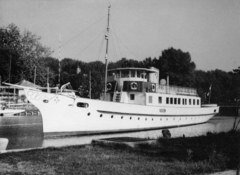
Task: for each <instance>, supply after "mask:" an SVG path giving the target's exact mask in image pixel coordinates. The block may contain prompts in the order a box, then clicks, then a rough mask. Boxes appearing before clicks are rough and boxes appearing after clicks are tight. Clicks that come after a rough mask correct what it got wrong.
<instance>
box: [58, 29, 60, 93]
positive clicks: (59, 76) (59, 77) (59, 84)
mask: <svg viewBox="0 0 240 175" xmlns="http://www.w3.org/2000/svg"><path fill="white" fill-rule="evenodd" d="M58 57H59V60H58V84H59V88H60V87H61V85H60V83H61V78H60V76H61V33H60V34H59V50H58Z"/></svg>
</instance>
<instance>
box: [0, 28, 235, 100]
mask: <svg viewBox="0 0 240 175" xmlns="http://www.w3.org/2000/svg"><path fill="white" fill-rule="evenodd" d="M40 40H41V38H40V37H38V36H36V35H34V34H32V33H31V32H29V31H24V32H23V33H21V32H20V30H19V28H18V27H17V26H16V25H15V24H10V25H9V26H7V27H1V28H0V76H1V80H2V81H5V82H11V83H17V82H19V81H21V80H23V79H26V80H28V81H30V82H33V81H34V80H35V82H36V84H37V85H40V86H44V87H46V86H47V79H49V84H50V86H56V85H57V84H59V81H58V77H59V75H58V74H59V60H58V59H57V58H53V57H51V56H50V54H51V53H52V52H51V49H50V48H48V47H46V46H43V45H42V44H41V42H40ZM60 65H61V66H60V68H61V71H60V84H61V85H62V84H65V83H67V82H70V83H71V85H72V87H73V89H81V90H82V91H81V92H82V94H81V95H82V96H83V97H89V84H90V82H89V81H90V72H91V87H92V89H91V92H92V93H91V97H92V98H94V99H98V98H99V97H100V94H101V93H102V92H103V89H104V75H105V65H104V63H103V62H101V61H94V62H89V63H86V62H83V61H79V60H74V59H71V58H64V59H63V60H61V62H60ZM124 67H140V68H150V67H155V68H157V69H159V71H160V78H161V79H166V77H167V76H169V77H170V84H171V85H176V86H185V87H193V88H196V89H197V91H198V94H199V96H200V97H201V98H202V101H203V102H207V101H208V100H209V99H208V98H209V97H210V95H211V102H212V103H229V102H230V103H235V102H236V101H237V100H239V99H240V67H238V68H237V69H234V70H233V71H231V72H226V71H223V70H219V69H216V70H211V71H203V70H197V69H196V64H195V63H194V62H193V61H192V60H191V55H190V53H188V52H183V51H182V50H180V49H175V48H172V47H170V48H168V49H165V50H163V51H162V54H161V56H159V57H158V58H157V57H155V58H151V57H149V58H145V59H144V60H143V61H137V60H133V59H127V58H122V59H121V60H119V61H117V62H109V64H108V69H113V68H124ZM79 68H80V70H81V71H79ZM35 70H36V72H37V74H36V79H35V78H34V71H35ZM77 70H78V71H77ZM210 90H211V94H209V92H210Z"/></svg>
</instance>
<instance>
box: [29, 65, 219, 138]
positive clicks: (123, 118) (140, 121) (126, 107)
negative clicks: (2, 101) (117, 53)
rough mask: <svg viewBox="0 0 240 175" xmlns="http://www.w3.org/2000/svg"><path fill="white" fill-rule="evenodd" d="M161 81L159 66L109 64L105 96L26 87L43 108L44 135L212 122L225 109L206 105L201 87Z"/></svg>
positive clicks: (129, 129) (117, 130)
mask: <svg viewBox="0 0 240 175" xmlns="http://www.w3.org/2000/svg"><path fill="white" fill-rule="evenodd" d="M158 81H159V71H158V70H157V69H155V68H151V69H144V68H119V69H114V70H108V78H107V93H106V97H105V99H104V100H93V99H88V98H81V97H78V96H75V95H73V94H71V93H69V91H67V92H64V91H65V90H64V89H65V87H66V85H64V86H62V88H61V92H60V93H47V92H42V91H39V90H36V89H33V88H25V94H26V96H27V98H28V100H29V101H30V102H31V103H32V104H33V105H35V106H36V107H37V108H38V109H39V110H40V112H41V114H42V120H43V132H44V136H64V135H81V134H90V133H110V132H126V131H139V130H150V129H161V128H171V127H179V126H186V125H194V124H200V123H204V122H207V121H208V120H209V119H210V118H212V117H213V116H214V115H216V114H217V113H218V112H219V107H218V106H217V105H216V104H208V105H201V99H200V97H198V95H197V92H196V89H193V88H184V87H176V86H169V85H168V82H167V83H165V82H164V80H161V81H160V84H159V83H158Z"/></svg>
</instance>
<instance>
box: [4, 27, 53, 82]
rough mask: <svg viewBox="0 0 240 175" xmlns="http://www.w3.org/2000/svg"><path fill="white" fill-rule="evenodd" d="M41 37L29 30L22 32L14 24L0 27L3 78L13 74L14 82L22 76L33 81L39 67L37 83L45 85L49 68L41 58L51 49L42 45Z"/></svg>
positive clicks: (12, 79)
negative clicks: (35, 71)
mask: <svg viewBox="0 0 240 175" xmlns="http://www.w3.org/2000/svg"><path fill="white" fill-rule="evenodd" d="M40 39H41V38H40V37H38V36H36V35H34V34H32V33H31V32H29V31H24V33H23V34H21V33H20V30H19V28H18V27H17V26H16V25H14V24H10V25H9V26H7V27H2V28H0V58H1V59H0V65H1V66H0V68H1V69H0V70H1V71H0V75H1V76H2V77H3V80H5V81H6V80H7V79H9V78H8V76H9V75H10V74H11V82H13V83H15V82H18V81H20V80H21V79H22V78H25V79H27V80H29V81H32V82H33V79H34V70H35V67H37V76H36V83H37V84H39V85H45V83H46V76H47V75H46V74H47V68H46V67H45V64H44V62H43V61H41V59H42V58H44V57H46V56H48V55H49V54H50V53H51V51H50V49H49V48H47V47H45V46H42V44H41V43H40ZM8 81H9V80H8Z"/></svg>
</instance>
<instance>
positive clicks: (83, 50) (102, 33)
mask: <svg viewBox="0 0 240 175" xmlns="http://www.w3.org/2000/svg"><path fill="white" fill-rule="evenodd" d="M103 33H105V29H104V31H103V32H101V33H100V34H99V35H98V36H97V37H96V38H95V39H94V40H92V42H90V43H89V44H88V45H87V47H85V48H84V49H83V50H81V52H79V53H78V54H77V55H76V56H74V58H76V57H77V56H79V55H80V54H81V53H82V52H83V51H84V50H86V49H87V48H88V47H89V46H90V45H91V44H92V43H93V42H94V41H95V40H96V39H97V38H99V36H101V35H102V34H103Z"/></svg>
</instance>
